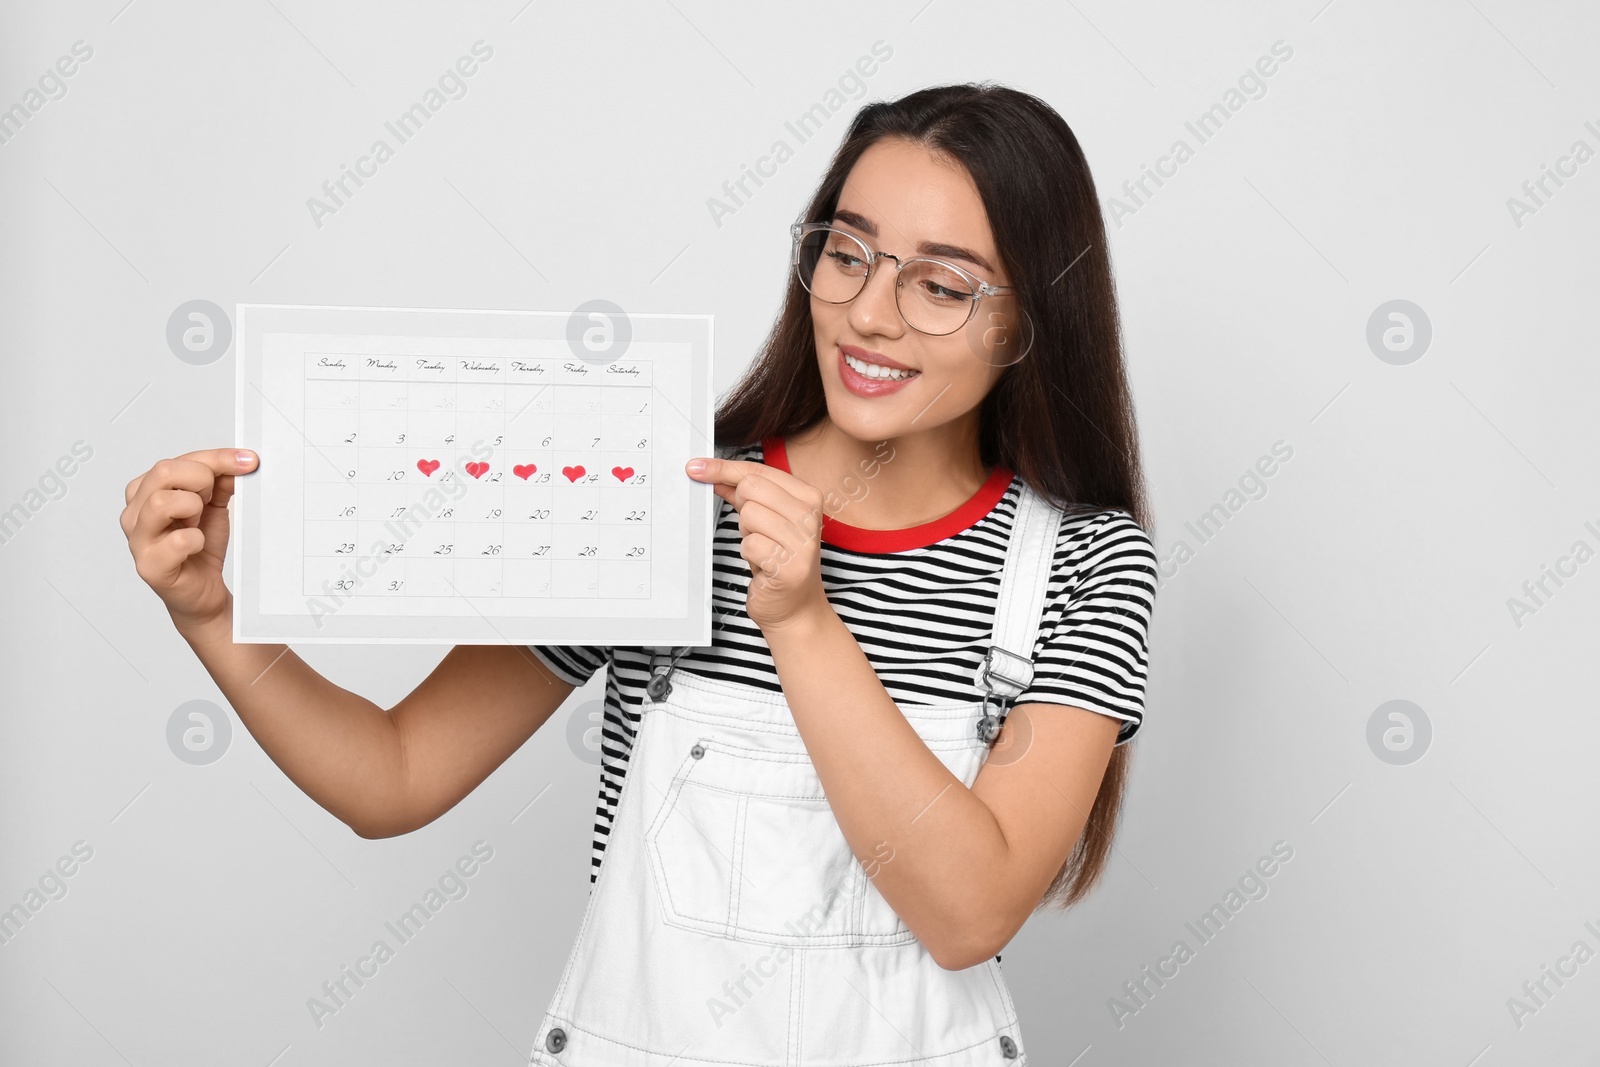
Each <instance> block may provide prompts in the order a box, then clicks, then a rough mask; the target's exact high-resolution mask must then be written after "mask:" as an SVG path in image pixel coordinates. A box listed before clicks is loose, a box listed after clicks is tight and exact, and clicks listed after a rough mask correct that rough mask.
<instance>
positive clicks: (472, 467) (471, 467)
mask: <svg viewBox="0 0 1600 1067" xmlns="http://www.w3.org/2000/svg"><path fill="white" fill-rule="evenodd" d="M466 466H467V473H468V474H470V475H472V476H473V477H474V478H482V477H483V476H484V475H485V474H487V473H488V471H489V465H488V464H487V463H468V464H467V465H466Z"/></svg>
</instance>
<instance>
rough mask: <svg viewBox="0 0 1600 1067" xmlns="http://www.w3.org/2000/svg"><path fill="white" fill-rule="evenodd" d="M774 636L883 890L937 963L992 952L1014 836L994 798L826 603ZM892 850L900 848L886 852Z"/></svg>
mask: <svg viewBox="0 0 1600 1067" xmlns="http://www.w3.org/2000/svg"><path fill="white" fill-rule="evenodd" d="M766 637H767V643H768V646H769V647H770V648H771V650H772V658H773V662H774V664H775V666H776V667H777V671H778V678H779V680H780V681H781V683H782V685H783V691H784V694H785V695H786V697H787V698H788V703H789V707H790V710H791V713H792V714H793V716H794V721H795V725H796V727H797V728H798V729H799V731H800V736H801V738H802V739H803V740H804V741H805V744H806V749H807V751H808V752H809V753H810V756H811V761H812V764H813V765H814V766H815V767H816V769H817V776H818V777H819V778H820V779H821V780H822V787H823V789H824V791H826V793H827V795H828V802H829V804H830V805H831V807H832V809H833V813H834V817H835V819H837V821H838V823H839V828H840V830H842V831H843V832H844V836H845V840H847V841H848V842H849V843H850V847H851V849H852V850H853V851H854V852H855V854H856V857H857V859H858V860H860V861H861V862H862V863H863V865H864V866H865V867H866V869H867V872H868V874H869V875H871V877H872V882H873V884H874V885H875V886H877V888H878V891H879V892H880V893H882V894H883V897H884V899H885V900H886V901H888V903H889V905H890V907H892V908H893V909H894V910H895V913H896V914H898V915H899V916H900V917H901V918H902V919H903V920H904V921H905V923H906V925H907V926H908V927H910V929H911V931H912V932H913V933H915V934H916V935H917V938H918V940H920V941H921V942H922V943H923V944H924V945H925V946H927V948H928V950H929V952H930V953H932V954H933V955H934V956H935V957H936V958H940V962H941V963H942V962H944V960H945V959H965V958H970V957H972V956H973V955H976V954H979V953H981V952H983V951H984V950H983V949H981V948H978V949H975V948H974V945H976V944H977V943H979V942H981V941H983V940H984V939H986V938H989V937H990V936H992V932H991V930H990V929H989V928H988V927H987V926H985V925H984V924H983V923H982V918H983V915H984V913H985V912H984V909H982V908H979V907H976V906H975V905H976V902H978V901H982V900H992V899H993V898H992V896H991V893H992V891H993V890H992V885H993V883H994V881H995V880H996V879H998V878H1003V877H1004V870H1005V860H1006V856H1007V846H1006V840H1005V835H1004V834H1003V833H1002V831H1001V829H1000V825H999V823H998V822H997V821H996V820H995V817H994V815H993V813H992V812H991V811H990V810H989V807H988V806H987V805H986V804H984V802H983V801H982V800H981V799H979V798H978V797H977V796H976V795H974V794H973V792H972V791H971V790H970V789H968V788H967V787H966V786H965V785H963V784H962V782H961V780H960V779H959V778H957V777H956V776H955V775H954V774H952V773H950V769H949V768H948V767H946V766H945V765H944V763H943V762H942V761H940V759H939V757H938V756H936V755H934V753H933V752H932V750H930V749H929V748H928V746H927V745H926V744H925V743H924V742H923V740H922V738H921V737H919V736H918V735H917V732H916V730H915V729H914V728H913V727H912V726H911V724H910V723H909V722H907V721H906V719H905V716H904V715H902V714H901V713H900V709H899V707H898V706H897V705H896V704H895V702H894V699H893V698H892V697H890V696H889V693H888V691H887V690H886V689H884V686H883V683H882V681H880V680H879V678H878V675H877V673H876V672H875V671H874V670H873V669H872V664H871V663H870V662H868V660H867V657H866V654H865V653H864V652H862V651H861V646H860V645H859V644H858V643H857V642H856V639H855V636H854V635H853V634H851V633H850V630H849V629H848V628H847V627H846V626H845V624H844V622H843V620H841V619H840V618H839V616H838V614H837V613H836V612H835V611H834V610H833V609H832V607H828V608H827V609H826V610H825V611H823V610H819V611H817V612H814V613H812V614H810V615H807V616H804V617H803V618H800V619H797V620H795V622H794V623H792V624H790V625H786V626H785V627H783V628H781V629H773V630H772V631H771V632H769V633H767V635H766ZM886 857H892V858H887V859H886Z"/></svg>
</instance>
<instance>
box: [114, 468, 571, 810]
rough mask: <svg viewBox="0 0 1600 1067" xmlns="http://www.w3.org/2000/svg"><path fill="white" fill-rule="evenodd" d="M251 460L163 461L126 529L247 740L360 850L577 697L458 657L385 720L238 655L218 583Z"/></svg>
mask: <svg viewBox="0 0 1600 1067" xmlns="http://www.w3.org/2000/svg"><path fill="white" fill-rule="evenodd" d="M255 468H256V455H255V453H253V452H251V451H248V450H238V449H232V448H207V449H200V450H197V451H194V452H186V453H184V454H183V455H181V456H174V457H172V458H169V459H161V460H157V461H156V462H155V463H154V464H153V465H152V466H151V467H150V469H149V470H147V471H145V472H144V473H143V474H140V475H138V476H137V477H135V478H134V479H133V480H132V481H130V482H129V483H128V485H127V488H126V490H125V491H124V499H125V500H126V506H125V507H124V508H123V509H122V514H121V516H119V518H118V520H117V521H118V524H119V525H120V526H121V527H122V532H123V533H124V534H125V535H126V536H127V538H128V551H129V552H131V553H132V555H133V560H134V569H135V571H136V572H137V573H138V575H139V577H140V578H142V579H143V580H144V581H145V582H146V583H147V584H149V586H150V588H151V589H152V590H153V591H154V592H155V593H156V595H157V596H159V597H160V598H161V601H162V603H163V604H164V605H165V606H166V609H167V614H168V615H169V616H171V618H172V622H173V625H174V626H175V627H177V630H178V632H179V633H180V634H182V635H183V637H184V639H185V640H187V641H188V642H189V646H190V647H191V648H193V649H194V651H195V655H197V656H199V657H200V662H201V663H203V664H204V665H205V668H206V670H207V671H209V672H210V673H211V677H212V679H214V680H215V681H216V683H217V686H218V687H219V688H220V689H221V690H222V692H223V693H224V694H225V695H226V696H227V698H228V702H229V703H231V704H232V705H233V709H234V711H235V712H237V713H238V715H239V719H240V721H241V722H243V723H244V725H245V728H246V729H248V730H249V731H250V733H251V734H252V735H253V736H254V737H255V739H256V740H257V741H258V742H260V744H261V747H262V748H263V749H265V750H266V753H267V755H268V756H270V757H272V761H273V762H274V763H276V764H277V765H278V766H279V768H281V769H282V770H283V773H285V774H287V775H288V776H289V778H290V780H291V781H293V782H294V783H295V784H296V785H298V786H299V787H300V788H301V789H302V790H304V791H305V792H306V794H307V795H308V796H310V797H311V799H313V800H315V801H316V802H317V803H318V804H321V805H322V806H323V807H324V808H326V809H327V810H328V811H329V812H331V813H332V814H333V816H334V817H335V818H337V819H339V820H340V821H341V822H343V823H345V824H346V825H347V826H349V827H350V828H351V829H353V830H355V832H356V833H358V834H360V835H361V836H362V837H391V836H393V835H395V834H403V833H406V832H408V831H410V830H415V829H416V828H417V827H419V826H425V825H427V824H428V823H430V822H432V821H433V820H434V819H437V818H438V817H439V816H440V815H442V814H443V813H444V812H446V811H449V810H450V809H451V808H452V807H454V806H455V804H456V803H457V802H458V801H460V799H461V798H462V797H464V796H466V795H467V794H468V793H470V792H471V791H472V789H473V787H475V786H476V785H477V784H478V783H479V782H481V781H483V780H484V779H485V778H487V777H488V776H489V773H490V772H491V771H493V770H494V769H495V768H496V767H498V766H500V764H501V763H502V762H504V761H505V759H506V757H507V756H509V755H511V753H513V752H515V751H516V750H517V748H518V747H519V746H521V744H522V743H523V742H524V741H526V740H527V739H528V738H529V737H530V736H531V735H532V734H533V732H534V731H535V730H537V729H538V728H539V726H540V725H541V724H542V723H543V722H544V721H545V720H546V719H548V718H549V717H550V715H551V714H552V713H553V712H554V711H555V709H556V708H558V707H560V706H561V702H562V701H563V700H565V699H566V697H567V694H568V693H570V692H572V688H573V687H572V685H571V684H570V683H568V682H565V681H562V680H561V679H560V678H557V677H555V676H554V675H552V674H551V673H550V672H549V671H548V670H546V669H545V667H544V665H543V664H542V663H540V662H539V661H538V660H537V659H536V658H535V657H534V656H533V654H532V653H530V652H528V651H527V650H526V649H524V648H522V647H520V646H515V645H513V646H487V647H486V646H462V647H457V648H454V649H452V650H451V651H450V652H449V653H448V654H447V655H446V656H445V658H444V660H443V661H442V662H440V664H439V666H438V667H437V668H435V669H434V672H433V673H432V674H431V675H429V676H428V677H427V678H426V679H424V680H423V682H422V684H421V685H419V686H418V687H417V688H416V690H415V691H414V692H412V693H411V694H410V695H409V696H407V697H406V698H405V699H404V700H402V701H401V702H400V703H399V704H397V705H395V707H394V708H393V709H392V710H390V711H385V710H384V709H383V708H380V707H378V706H377V705H376V704H374V703H373V702H372V701H370V700H367V699H366V698H365V697H361V696H357V695H356V694H355V693H352V692H350V691H349V690H347V689H341V688H340V687H339V686H337V685H334V684H333V683H332V682H330V681H328V680H327V679H326V678H324V677H322V676H321V675H320V674H318V673H317V672H316V671H314V670H312V669H311V668H310V667H309V666H307V664H306V663H305V661H303V660H302V659H301V658H300V657H299V656H297V655H295V654H294V653H293V652H291V651H289V648H288V646H286V645H257V644H242V645H241V644H234V641H233V594H232V593H231V592H230V591H229V589H228V587H227V585H226V584H225V583H224V582H223V580H222V562H223V557H224V556H225V554H226V552H227V547H228V534H229V519H228V502H229V501H230V500H231V499H232V498H233V490H234V482H235V480H236V479H237V478H241V477H249V475H250V473H251V472H252V471H254V470H255Z"/></svg>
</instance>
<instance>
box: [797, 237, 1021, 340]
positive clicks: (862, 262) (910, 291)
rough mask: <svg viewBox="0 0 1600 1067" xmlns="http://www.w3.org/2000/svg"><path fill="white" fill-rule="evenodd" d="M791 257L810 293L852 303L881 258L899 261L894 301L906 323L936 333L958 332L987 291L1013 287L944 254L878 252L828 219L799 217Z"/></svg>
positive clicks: (825, 299) (992, 292)
mask: <svg viewBox="0 0 1600 1067" xmlns="http://www.w3.org/2000/svg"><path fill="white" fill-rule="evenodd" d="M789 233H790V235H791V236H792V237H793V238H794V249H793V252H792V254H791V257H790V259H791V262H793V264H794V269H795V273H796V274H797V275H799V277H800V284H801V285H803V286H805V289H806V292H808V293H810V294H811V295H812V296H814V297H816V298H817V299H818V300H821V301H823V302H824V303H828V304H848V303H849V302H850V301H852V300H854V299H855V298H856V297H857V296H858V295H860V293H861V290H862V289H865V288H866V285H867V281H868V279H870V278H871V277H872V273H873V268H874V267H875V266H876V265H877V261H878V260H879V259H880V258H886V259H892V260H894V266H895V285H894V302H895V306H896V307H897V308H899V309H900V317H901V318H903V319H905V320H906V325H907V326H910V327H911V328H912V329H914V330H916V331H918V332H919V333H926V334H932V335H933V336H935V337H938V336H942V335H944V334H950V333H955V332H956V331H957V330H959V329H961V327H963V326H965V325H966V324H967V323H968V322H970V321H971V319H972V316H973V315H974V314H976V312H977V310H978V303H979V302H980V301H981V300H983V298H984V297H986V296H994V295H995V294H997V293H1003V292H1010V291H1011V290H1012V289H1013V288H1014V287H1013V286H1009V285H990V284H989V283H987V282H985V281H984V280H983V279H981V278H979V277H977V276H976V275H974V274H972V273H970V272H969V271H965V270H962V269H961V268H960V267H958V266H956V265H955V264H953V263H946V262H945V261H944V260H942V259H925V258H922V257H917V258H915V259H907V260H903V261H902V260H901V259H900V257H899V256H894V255H890V254H889V253H888V252H874V251H873V250H872V249H870V248H868V247H867V245H866V243H865V242H864V241H862V240H861V238H859V237H857V236H856V235H855V234H853V233H846V232H845V231H844V230H837V229H834V228H833V226H831V225H830V224H828V223H826V222H797V223H795V224H794V225H792V226H790V227H789Z"/></svg>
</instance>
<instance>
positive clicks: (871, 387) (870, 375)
mask: <svg viewBox="0 0 1600 1067" xmlns="http://www.w3.org/2000/svg"><path fill="white" fill-rule="evenodd" d="M866 355H869V354H868V353H867V352H866V350H865V349H862V348H857V347H855V346H854V345H840V346H839V380H840V381H842V382H843V383H844V387H845V388H846V389H848V390H850V391H851V392H852V393H854V394H855V395H857V396H867V397H872V396H886V395H888V394H889V393H897V392H899V391H900V390H901V389H903V388H905V387H906V386H907V385H909V384H910V383H911V382H912V381H913V380H914V379H916V378H919V377H921V376H922V372H921V371H915V370H904V369H895V368H891V367H890V366H888V365H887V364H886V363H882V362H878V360H882V359H883V357H882V356H878V357H876V359H868V358H863V356H866Z"/></svg>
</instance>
